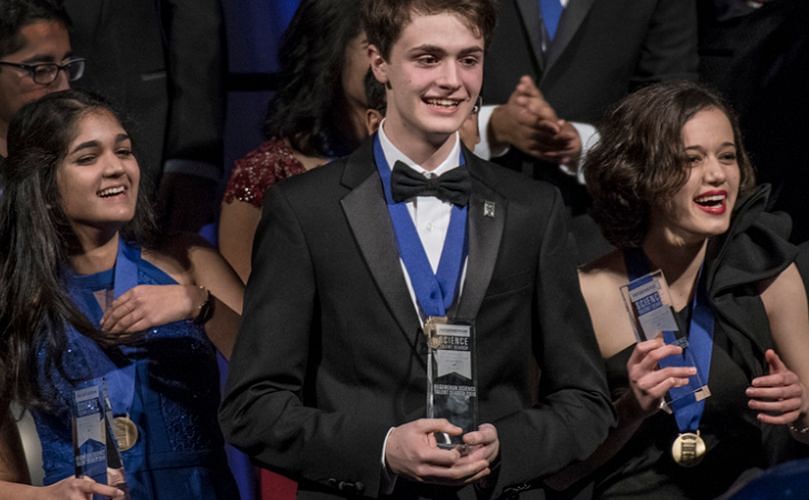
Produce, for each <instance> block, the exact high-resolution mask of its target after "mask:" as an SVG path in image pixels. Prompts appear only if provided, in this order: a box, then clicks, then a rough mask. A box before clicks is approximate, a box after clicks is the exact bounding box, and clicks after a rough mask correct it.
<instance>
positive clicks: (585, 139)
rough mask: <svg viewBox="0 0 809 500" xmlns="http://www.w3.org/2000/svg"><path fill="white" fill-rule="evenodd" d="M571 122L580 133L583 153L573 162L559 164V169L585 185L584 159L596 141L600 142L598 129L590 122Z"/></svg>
mask: <svg viewBox="0 0 809 500" xmlns="http://www.w3.org/2000/svg"><path fill="white" fill-rule="evenodd" d="M570 124H571V125H573V128H575V129H576V132H578V133H579V139H580V140H581V155H579V158H578V160H576V161H575V162H573V163H562V164H559V170H561V171H562V172H563V173H565V174H567V175H570V176H572V177H576V180H577V181H578V183H579V184H581V185H584V184H585V181H584V169H583V168H582V166H583V165H584V160H585V158H586V157H587V153H589V152H590V150H591V149H592V148H593V146H594V145H595V144H596V142H598V139H599V135H598V130H596V128H595V127H594V126H592V125H590V124H589V123H580V122H570Z"/></svg>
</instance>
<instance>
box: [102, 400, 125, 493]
mask: <svg viewBox="0 0 809 500" xmlns="http://www.w3.org/2000/svg"><path fill="white" fill-rule="evenodd" d="M101 390H102V394H101V397H102V400H103V402H104V429H105V432H106V438H107V481H106V483H107V484H108V485H110V486H114V487H116V488H118V489H119V490H121V491H123V492H124V493H125V495H124V500H129V498H130V496H129V485H127V484H126V471H125V470H124V461H123V459H122V458H121V452H120V450H119V449H118V441H117V439H116V438H115V431H114V430H113V415H112V403H111V402H110V398H109V394H108V393H107V385H106V384H102V386H101Z"/></svg>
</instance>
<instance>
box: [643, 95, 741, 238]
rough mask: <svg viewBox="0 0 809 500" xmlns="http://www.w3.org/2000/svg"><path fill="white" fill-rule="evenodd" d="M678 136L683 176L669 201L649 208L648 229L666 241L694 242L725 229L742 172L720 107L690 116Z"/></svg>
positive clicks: (730, 132)
mask: <svg viewBox="0 0 809 500" xmlns="http://www.w3.org/2000/svg"><path fill="white" fill-rule="evenodd" d="M682 138H683V146H684V148H685V154H686V158H687V164H686V165H685V167H684V168H686V169H688V177H687V180H686V182H685V184H684V185H683V186H682V187H681V188H680V189H679V190H678V191H677V193H675V194H674V196H672V197H671V199H670V200H668V202H666V203H663V204H662V205H660V206H654V207H653V208H652V211H651V220H650V228H652V229H653V230H655V229H656V230H660V231H662V232H663V233H664V234H665V235H666V237H667V238H668V239H669V240H670V241H676V242H685V243H697V242H701V241H703V240H704V239H705V238H707V237H710V236H716V235H719V234H722V233H724V232H726V231H727V230H728V228H729V227H730V215H731V212H732V211H733V207H734V205H735V204H736V200H737V198H738V195H739V183H740V177H741V174H740V170H739V164H738V160H737V151H736V144H735V141H734V137H733V128H732V126H731V124H730V120H728V117H727V116H726V115H725V113H723V112H722V111H720V110H719V109H717V108H707V109H704V110H702V111H699V112H698V113H697V114H695V115H694V116H693V117H692V118H691V119H690V120H688V121H687V122H686V124H685V125H684V126H683V131H682Z"/></svg>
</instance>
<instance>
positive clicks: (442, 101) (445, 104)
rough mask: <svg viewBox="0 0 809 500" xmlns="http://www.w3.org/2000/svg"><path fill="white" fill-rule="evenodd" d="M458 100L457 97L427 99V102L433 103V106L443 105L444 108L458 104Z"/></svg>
mask: <svg viewBox="0 0 809 500" xmlns="http://www.w3.org/2000/svg"><path fill="white" fill-rule="evenodd" d="M458 102H459V101H457V100H455V99H437V98H436V99H427V104H431V105H433V106H441V107H444V108H451V107H454V106H457V105H458Z"/></svg>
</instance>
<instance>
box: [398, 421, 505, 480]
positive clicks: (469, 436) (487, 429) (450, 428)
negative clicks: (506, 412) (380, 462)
mask: <svg viewBox="0 0 809 500" xmlns="http://www.w3.org/2000/svg"><path fill="white" fill-rule="evenodd" d="M436 432H445V433H447V434H449V435H451V436H460V435H461V434H463V430H462V429H461V428H460V427H457V426H455V425H452V424H451V423H449V422H448V421H447V420H446V419H428V418H422V419H419V420H414V421H412V422H408V423H406V424H403V425H400V426H398V427H395V428H394V429H393V430H392V431H391V432H390V434H389V435H388V441H387V445H386V447H385V464H386V465H387V467H388V469H389V470H390V471H391V472H392V473H394V474H397V475H400V476H404V477H407V478H409V479H412V480H414V481H418V482H425V483H436V484H443V485H464V484H471V483H475V482H477V481H479V480H480V479H483V478H484V477H486V476H488V475H489V474H491V467H492V463H493V462H494V461H495V459H496V458H497V456H498V454H499V453H500V441H499V439H498V437H497V429H496V428H495V427H494V425H492V424H481V425H480V427H478V430H477V431H474V432H469V433H466V434H464V435H463V442H464V443H465V444H466V445H467V451H466V453H463V454H462V453H461V452H460V451H459V450H457V449H449V450H447V449H442V448H439V447H438V445H437V443H436V439H435V433H436Z"/></svg>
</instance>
